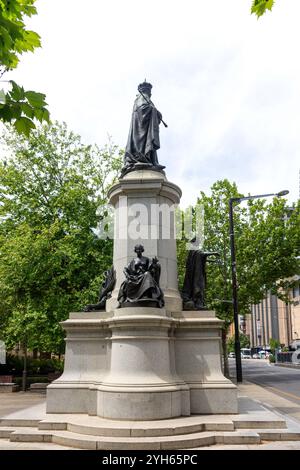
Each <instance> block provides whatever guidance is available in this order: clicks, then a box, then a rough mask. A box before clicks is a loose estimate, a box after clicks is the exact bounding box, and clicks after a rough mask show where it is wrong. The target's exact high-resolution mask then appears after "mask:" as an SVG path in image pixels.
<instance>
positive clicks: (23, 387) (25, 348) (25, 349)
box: [22, 344, 27, 392]
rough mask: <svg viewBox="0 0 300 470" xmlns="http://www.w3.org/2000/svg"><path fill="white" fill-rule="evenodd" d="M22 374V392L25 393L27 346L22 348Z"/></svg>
mask: <svg viewBox="0 0 300 470" xmlns="http://www.w3.org/2000/svg"><path fill="white" fill-rule="evenodd" d="M23 359H24V362H23V374H22V391H23V392H26V382H27V345H26V344H24V346H23Z"/></svg>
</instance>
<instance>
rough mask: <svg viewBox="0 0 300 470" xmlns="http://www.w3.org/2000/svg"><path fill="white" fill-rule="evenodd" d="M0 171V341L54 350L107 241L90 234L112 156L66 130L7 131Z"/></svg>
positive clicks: (86, 292)
mask: <svg viewBox="0 0 300 470" xmlns="http://www.w3.org/2000/svg"><path fill="white" fill-rule="evenodd" d="M5 141H6V145H7V153H9V152H10V153H11V156H7V159H6V161H5V162H2V163H1V165H0V181H1V188H0V220H1V223H0V246H1V248H0V324H1V331H2V332H3V335H4V337H5V341H6V343H7V345H8V347H9V346H13V345H14V344H16V342H17V341H21V342H26V344H27V346H28V347H29V348H30V349H33V348H39V349H41V350H46V351H59V350H61V349H62V345H63V335H62V331H61V328H60V326H59V321H61V320H64V319H65V318H66V317H67V315H68V312H69V311H71V310H74V309H75V310H78V309H81V308H82V306H83V305H84V304H86V303H91V302H93V301H96V299H97V291H98V289H99V285H100V283H101V280H102V275H103V272H104V271H105V269H107V268H108V267H109V266H110V265H111V262H112V241H109V240H102V239H99V238H97V237H96V236H95V234H94V232H93V230H92V228H93V227H96V226H97V224H98V222H99V220H100V218H101V214H100V213H99V207H101V206H103V205H104V203H105V202H106V191H107V189H108V186H109V185H110V184H111V182H112V180H113V178H114V177H115V176H116V174H117V172H118V171H119V168H120V154H119V152H118V150H117V148H116V147H115V146H114V145H112V144H109V145H108V146H106V147H105V148H104V149H99V148H98V147H97V146H93V147H92V146H86V145H83V144H82V143H81V141H80V138H79V136H77V135H75V134H73V133H72V132H69V131H68V129H67V127H66V125H64V124H58V123H55V124H53V125H50V126H43V127H40V128H39V129H37V130H34V131H33V132H32V134H31V135H30V138H29V139H26V138H25V137H23V138H20V137H17V136H16V134H15V133H14V132H12V131H10V132H8V133H7V134H6V137H5Z"/></svg>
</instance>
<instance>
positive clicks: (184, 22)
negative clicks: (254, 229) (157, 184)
mask: <svg viewBox="0 0 300 470" xmlns="http://www.w3.org/2000/svg"><path fill="white" fill-rule="evenodd" d="M251 2H252V0H226V1H225V0H214V1H208V0H186V1H185V2H183V1H179V0H152V1H151V2H149V1H148V2H145V1H144V0H127V1H125V0H106V1H104V0H85V2H82V1H81V0H63V1H62V0H38V1H37V3H36V6H37V8H38V15H37V16H36V17H33V18H32V19H31V20H30V21H29V22H28V25H29V27H30V28H31V29H33V30H34V31H36V32H38V33H39V34H40V36H41V38H42V48H41V49H39V50H36V51H35V52H34V53H33V54H31V53H28V54H25V55H24V56H23V57H22V59H21V63H20V65H19V67H18V69H17V70H15V71H13V72H12V73H11V74H10V75H8V74H7V75H6V77H5V78H6V79H9V78H11V79H14V80H15V81H16V82H17V83H19V84H22V85H23V86H24V87H25V89H32V90H35V91H41V92H44V93H45V94H46V95H47V102H48V104H49V110H50V112H51V118H52V119H57V120H59V121H65V122H66V123H67V124H68V126H69V128H70V129H72V130H73V131H75V132H77V133H78V134H80V135H81V136H82V139H83V141H84V142H85V143H89V144H92V143H97V144H98V145H99V146H100V147H102V146H104V145H105V144H106V143H107V141H108V136H109V135H110V136H111V137H112V139H113V141H114V142H115V143H116V144H117V145H119V146H120V147H122V148H124V147H125V145H126V141H127V135H128V131H129V124H130V119H131V112H132V106H133V102H134V99H135V96H136V93H137V85H138V84H139V83H140V82H142V81H143V80H144V79H145V78H146V79H147V81H150V82H151V83H152V85H153V89H152V100H153V102H154V103H155V105H156V106H157V108H158V109H159V110H160V111H161V112H162V114H163V119H164V120H165V121H166V122H167V124H168V128H164V127H163V126H161V128H160V140H161V148H160V150H159V152H158V158H159V163H161V164H163V165H166V170H165V171H166V175H167V178H168V179H169V180H170V181H172V182H173V183H175V184H177V185H179V186H180V187H181V189H182V192H183V197H182V205H183V206H186V205H188V204H193V203H194V202H195V201H196V199H197V196H198V194H199V192H200V191H205V192H208V193H209V188H210V187H211V185H212V184H213V183H214V182H215V181H217V180H220V179H224V178H227V179H229V180H230V181H231V182H233V181H235V182H236V183H237V185H238V189H239V190H240V192H242V193H244V194H245V195H248V194H251V195H254V194H264V193H273V192H278V191H280V190H283V189H288V190H289V191H290V195H289V196H288V197H289V201H290V202H292V201H295V200H296V199H297V198H298V197H299V171H300V62H299V61H300V59H299V45H300V28H299V18H300V1H299V0H277V2H275V5H274V8H273V11H272V12H271V13H267V14H266V15H264V16H263V17H262V18H260V19H259V20H257V18H256V16H255V15H251V14H250V8H251Z"/></svg>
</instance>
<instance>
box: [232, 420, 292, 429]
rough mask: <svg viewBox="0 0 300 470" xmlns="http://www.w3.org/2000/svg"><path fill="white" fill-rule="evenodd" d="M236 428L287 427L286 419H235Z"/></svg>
mask: <svg viewBox="0 0 300 470" xmlns="http://www.w3.org/2000/svg"><path fill="white" fill-rule="evenodd" d="M233 424H234V429H286V427H287V425H286V421H285V420H284V419H281V418H277V419H257V418H256V419H252V420H250V419H241V420H239V419H233Z"/></svg>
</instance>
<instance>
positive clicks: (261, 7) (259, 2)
mask: <svg viewBox="0 0 300 470" xmlns="http://www.w3.org/2000/svg"><path fill="white" fill-rule="evenodd" d="M273 5H274V0H253V2H252V7H251V13H255V15H256V16H257V18H259V17H260V16H262V15H264V14H265V13H266V11H267V10H269V11H271V10H272V8H273Z"/></svg>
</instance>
